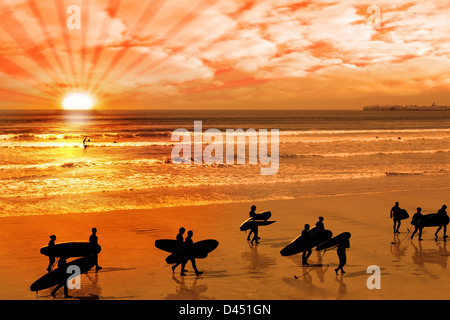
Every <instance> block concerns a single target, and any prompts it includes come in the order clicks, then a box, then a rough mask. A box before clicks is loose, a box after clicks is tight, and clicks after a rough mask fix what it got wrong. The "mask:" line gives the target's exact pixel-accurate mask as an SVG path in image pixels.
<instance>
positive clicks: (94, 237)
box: [89, 228, 102, 271]
mask: <svg viewBox="0 0 450 320" xmlns="http://www.w3.org/2000/svg"><path fill="white" fill-rule="evenodd" d="M89 243H90V244H92V245H95V246H98V237H97V228H92V234H91V235H90V236H89ZM94 258H95V270H97V271H98V270H101V269H102V267H100V266H99V265H98V254H95V255H94Z"/></svg>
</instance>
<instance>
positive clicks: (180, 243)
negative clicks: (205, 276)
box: [172, 227, 187, 273]
mask: <svg viewBox="0 0 450 320" xmlns="http://www.w3.org/2000/svg"><path fill="white" fill-rule="evenodd" d="M185 231H186V229H185V228H183V227H181V228H180V229H179V230H178V234H177V237H176V241H177V246H178V247H179V248H182V247H183V246H184V239H183V234H184V233H185ZM179 264H181V262H177V263H176V264H174V265H173V266H172V272H173V273H175V268H176V267H178V265H179ZM186 271H187V270H182V272H186Z"/></svg>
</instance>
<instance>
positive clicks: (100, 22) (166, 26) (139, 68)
mask: <svg viewBox="0 0 450 320" xmlns="http://www.w3.org/2000/svg"><path fill="white" fill-rule="evenodd" d="M373 4H376V5H377V6H378V7H379V8H380V12H381V25H380V28H379V29H376V28H374V25H373V23H370V21H369V23H368V19H369V17H370V16H371V13H367V8H368V7H369V6H370V5H373ZM69 5H78V6H79V7H80V9H81V29H79V30H77V29H75V30H69V29H68V28H67V27H66V20H67V19H68V18H69V16H70V15H69V14H67V13H66V9H67V7H68V6H69ZM449 17H450V6H449V5H448V0H434V1H394V0H379V1H378V0H377V1H376V3H375V2H374V1H367V2H366V3H365V2H364V1H360V0H348V1H331V0H330V1H328V0H320V1H289V0H253V1H246V0H189V1H186V0H154V1H150V0H140V1H137V0H102V1H97V0H71V1H61V0H48V1H37V0H17V1H14V0H0V66H1V69H0V94H1V99H0V108H3V109H14V108H40V109H42V108H60V107H61V101H62V99H63V97H64V95H65V94H67V93H69V92H74V91H77V92H80V91H86V92H90V93H91V94H92V95H93V96H95V97H96V99H97V102H98V105H97V107H98V108H146V109H166V108H174V109H332V108H341V109H342V108H345V109H360V108H361V107H362V106H364V105H367V104H378V103H380V104H391V103H401V104H403V103H411V104H426V105H429V104H431V103H432V102H433V101H435V102H436V104H450V78H449V77H448V74H450V22H449Z"/></svg>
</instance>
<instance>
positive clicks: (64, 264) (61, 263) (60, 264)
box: [51, 257, 72, 298]
mask: <svg viewBox="0 0 450 320" xmlns="http://www.w3.org/2000/svg"><path fill="white" fill-rule="evenodd" d="M58 268H61V269H62V270H66V268H67V261H66V257H60V258H59V260H58ZM69 277H70V274H68V275H67V278H65V279H64V281H63V282H61V283H59V284H58V285H57V286H56V287H55V288H54V289H53V291H52V292H51V295H52V296H53V298H56V292H57V291H58V290H59V289H60V288H61V287H64V298H72V296H70V295H69V288H68V287H67V279H68V278H69Z"/></svg>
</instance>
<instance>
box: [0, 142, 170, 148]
mask: <svg viewBox="0 0 450 320" xmlns="http://www.w3.org/2000/svg"><path fill="white" fill-rule="evenodd" d="M176 144H177V143H175V142H163V141H140V142H89V144H88V147H96V148H99V147H103V148H104V147H116V148H120V147H126V148H131V147H133V148H135V147H158V146H161V147H171V146H175V145H176ZM0 148H83V143H81V142H6V143H0Z"/></svg>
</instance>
